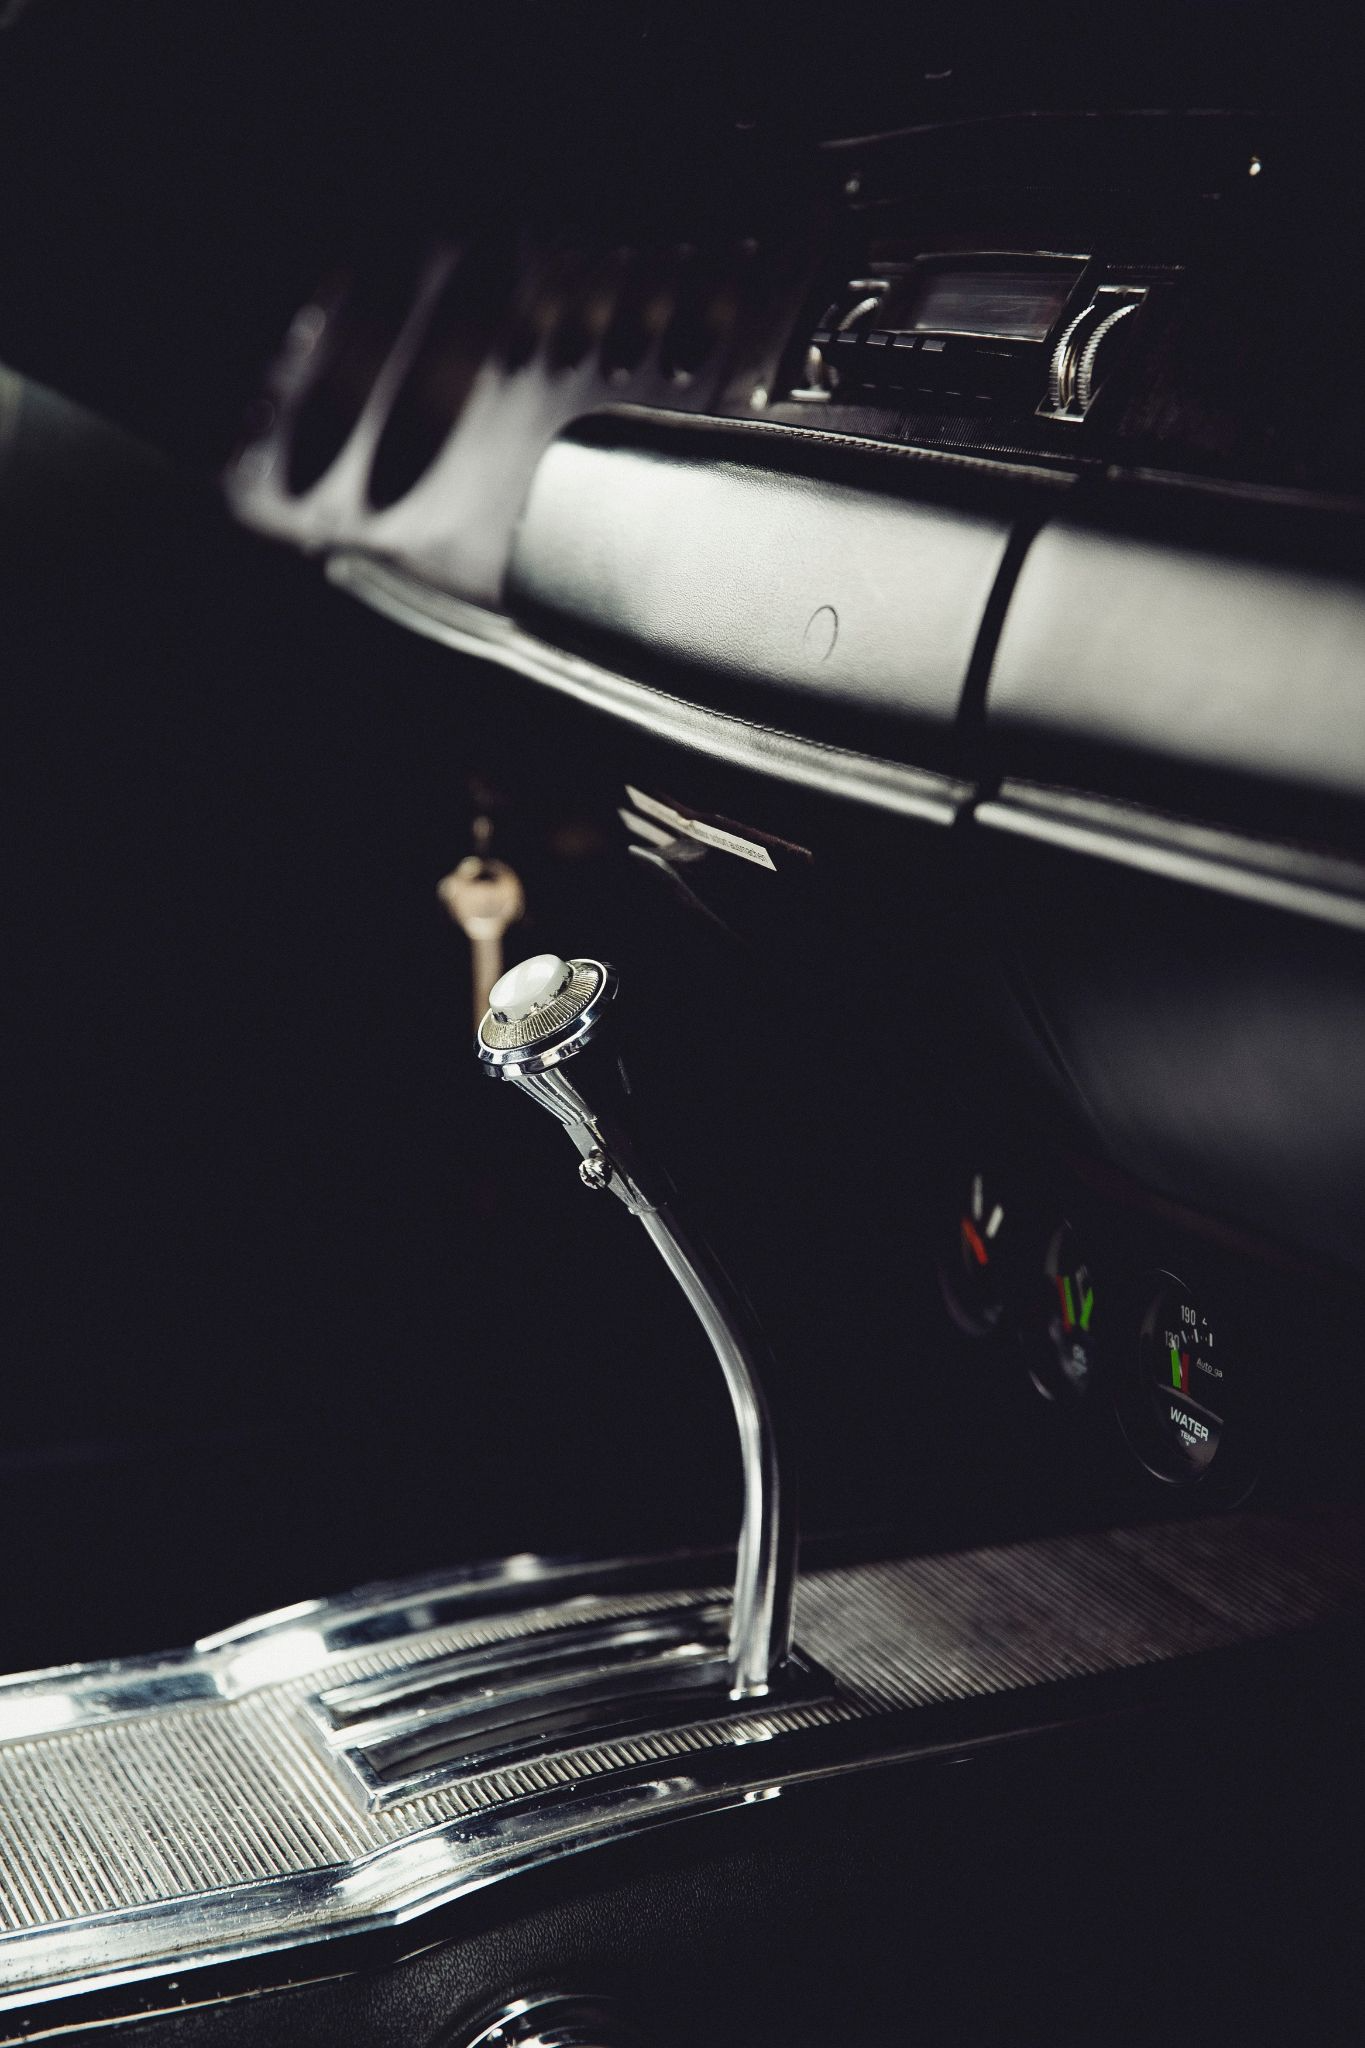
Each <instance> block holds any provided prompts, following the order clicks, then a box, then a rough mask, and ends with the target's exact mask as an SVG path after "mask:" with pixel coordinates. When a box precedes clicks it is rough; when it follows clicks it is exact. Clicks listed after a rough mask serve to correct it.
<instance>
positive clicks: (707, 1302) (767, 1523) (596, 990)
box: [477, 953, 796, 1698]
mask: <svg viewBox="0 0 1365 2048" xmlns="http://www.w3.org/2000/svg"><path fill="white" fill-rule="evenodd" d="M617 986H618V984H617V976H616V973H615V971H614V969H612V968H610V967H608V966H607V965H605V963H604V962H602V961H600V960H561V959H560V958H559V957H558V956H557V955H556V954H553V953H540V954H537V955H536V956H535V958H534V959H531V960H523V961H522V962H521V964H520V965H519V966H517V967H513V968H512V969H510V971H509V972H508V973H506V974H504V975H503V976H502V978H501V980H500V981H498V982H497V983H496V984H495V986H494V988H493V991H492V995H491V999H490V1003H489V1008H488V1010H487V1012H486V1014H485V1016H484V1018H483V1021H482V1023H481V1024H480V1025H479V1032H478V1041H477V1051H478V1055H479V1059H480V1061H481V1062H482V1064H483V1066H484V1069H485V1071H486V1072H488V1073H489V1074H491V1075H493V1076H494V1077H495V1078H497V1079H501V1080H504V1081H511V1082H512V1083H513V1084H514V1085H515V1086H516V1087H518V1088H519V1089H520V1090H521V1091H522V1093H523V1094H525V1095H529V1096H531V1097H532V1098H533V1099H534V1100H535V1101H537V1102H539V1103H541V1104H542V1105H543V1106H544V1107H545V1108H546V1109H548V1110H549V1111H550V1113H551V1115H552V1116H555V1117H557V1118H558V1120H559V1122H560V1123H561V1124H563V1126H564V1128H565V1130H566V1131H567V1132H568V1133H569V1136H570V1137H571V1138H572V1139H573V1141H574V1144H575V1145H576V1146H577V1147H578V1151H579V1154H580V1155H581V1156H580V1160H579V1168H578V1171H579V1174H580V1176H581V1178H582V1179H583V1181H584V1183H585V1184H586V1185H587V1186H588V1187H592V1188H599V1189H609V1190H610V1191H611V1193H612V1194H614V1195H616V1196H617V1197H618V1198H619V1200H620V1201H622V1202H623V1203H624V1204H625V1206H626V1208H627V1209H628V1210H629V1211H630V1213H631V1215H632V1216H638V1217H639V1219H640V1221H641V1223H642V1224H643V1225H644V1227H645V1229H646V1231H647V1232H648V1233H649V1236H650V1237H651V1238H652V1239H653V1241H654V1243H655V1245H656V1246H657V1247H658V1250H659V1253H660V1255H661V1256H662V1258H663V1260H664V1263H665V1264H666V1265H667V1267H668V1269H669V1271H670V1272H671V1273H672V1275H673V1277H674V1279H675V1280H676V1281H677V1282H678V1285H679V1286H680V1287H681V1288H682V1291H683V1293H684V1294H685V1295H686V1297H687V1300H688V1302H689V1304H690V1305H691V1308H692V1310H693V1312H694V1314H695V1315H696V1317H697V1320H698V1321H699V1322H700V1324H701V1326H702V1328H703V1329H704V1330H705V1332H706V1335H707V1337H708V1339H709V1340H710V1343H711V1348H712V1350H713V1351H714V1352H715V1354H716V1357H717V1358H718V1359H719V1361H720V1365H721V1370H722V1371H723V1372H724V1374H725V1383H726V1386H727V1387H728V1388H729V1392H730V1400H731V1402H732V1404H733V1406H734V1411H735V1421H736V1423H737V1424H738V1427H739V1441H740V1454H741V1457H742V1460H743V1467H744V1515H743V1520H742V1523H741V1525H740V1534H739V1558H738V1565H737V1569H736V1573H735V1594H734V1606H733V1611H732V1616H731V1626H730V1645H729V1669H730V1684H731V1692H732V1695H733V1696H734V1697H735V1698H749V1697H752V1696H755V1695H760V1694H763V1693H766V1692H767V1691H768V1690H769V1689H770V1687H771V1685H772V1683H773V1680H774V1677H775V1675H776V1673H777V1672H778V1670H779V1669H780V1667H781V1666H782V1664H783V1663H784V1662H785V1660H786V1657H787V1654H788V1652H789V1650H790V1648H791V1631H792V1590H793V1583H794V1578H795V1570H796V1493H795V1487H794V1484H793V1480H792V1475H791V1472H790V1470H789V1469H787V1467H786V1466H785V1465H784V1463H783V1461H782V1458H781V1456H780V1453H779V1445H778V1433H777V1430H776V1427H775V1424H774V1417H773V1412H772V1409H771V1407H770V1405H769V1399H768V1395H767V1393H766V1391H765V1388H764V1384H763V1377H762V1374H761V1372H760V1360H761V1358H762V1357H763V1355H764V1352H765V1348H766V1347H765V1346H764V1345H763V1342H762V1339H761V1338H760V1336H759V1334H758V1332H757V1329H756V1328H755V1327H754V1324H753V1319H752V1316H751V1314H750V1313H749V1311H748V1309H747V1308H746V1306H745V1304H744V1303H743V1301H742V1300H741V1298H740V1297H739V1295H738V1294H737V1293H736V1291H735V1289H734V1288H733V1286H732V1285H731V1283H730V1282H729V1281H728V1280H727V1279H726V1277H725V1275H724V1273H723V1272H722V1270H721V1268H720V1267H719V1265H718V1264H717V1263H716V1261H715V1259H714V1257H713V1256H712V1254H711V1253H710V1252H709V1251H708V1250H707V1248H706V1246H705V1245H704V1244H703V1243H702V1242H701V1241H700V1240H699V1239H697V1238H694V1237H691V1236H689V1234H688V1233H687V1231H686V1230H685V1229H684V1228H683V1226H682V1224H681V1222H680V1220H679V1218H678V1214H677V1209H676V1197H675V1194H674V1190H673V1187H672V1184H671V1182H670V1181H669V1180H668V1177H667V1176H666V1174H664V1173H663V1172H661V1171H660V1170H659V1169H658V1168H657V1167H655V1166H654V1165H653V1164H652V1163H651V1162H649V1161H647V1160H645V1159H644V1158H643V1157H642V1156H641V1152H640V1148H639V1145H638V1142H637V1140H636V1138H635V1136H634V1134H633V1132H632V1130H631V1128H630V1125H629V1120H628V1118H627V1116H626V1114H625V1107H626V1095H625V1089H624V1086H623V1085H621V1070H620V1067H619V1065H618V1066H617V1067H616V1068H615V1070H614V1077H613V1076H609V1077H607V1079H606V1081H605V1085H604V1086H603V1087H596V1086H594V1087H593V1088H592V1090H591V1093H592V1097H593V1099H592V1100H591V1101H590V1100H588V1099H587V1098H586V1097H585V1095H584V1094H583V1093H582V1092H580V1089H579V1088H578V1087H577V1086H576V1085H575V1083H574V1082H573V1081H572V1080H570V1078H569V1076H568V1074H567V1073H566V1072H565V1071H564V1070H565V1068H566V1066H567V1065H568V1063H569V1061H570V1060H572V1059H574V1058H575V1057H576V1056H577V1055H578V1054H579V1053H581V1052H583V1051H584V1050H585V1049H586V1048H587V1047H588V1046H589V1045H590V1044H592V1043H593V1042H594V1041H596V1040H598V1039H599V1036H600V1034H601V1033H602V1031H603V1028H604V1026H605V1025H606V1024H607V1022H608V1019H609V1016H610V1013H611V1009H612V1005H613V1003H614V1001H615V997H616V993H617ZM588 1064H589V1065H591V1062H589V1063H588ZM579 1072H580V1074H581V1072H582V1070H581V1069H580V1070H579ZM585 1085H587V1084H586V1083H585Z"/></svg>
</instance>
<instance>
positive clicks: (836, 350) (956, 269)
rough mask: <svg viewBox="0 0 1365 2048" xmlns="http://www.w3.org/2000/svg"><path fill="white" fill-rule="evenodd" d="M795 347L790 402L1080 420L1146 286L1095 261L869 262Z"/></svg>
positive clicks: (987, 254)
mask: <svg viewBox="0 0 1365 2048" xmlns="http://www.w3.org/2000/svg"><path fill="white" fill-rule="evenodd" d="M869 254H870V258H871V262H870V265H869V274H868V275H867V276H862V277H855V278H851V279H849V280H848V282H847V284H846V285H845V286H844V287H843V288H842V290H841V291H840V292H839V293H838V294H837V295H836V296H835V298H833V299H832V300H831V301H830V302H829V304H828V305H827V306H826V307H825V310H824V312H823V313H822V314H821V316H820V317H819V319H818V321H817V323H816V325H815V326H814V327H813V328H811V329H810V331H809V333H808V334H805V335H802V336H800V337H798V345H797V347H796V348H795V349H794V351H793V360H792V374H791V376H790V378H789V380H788V384H787V391H786V395H787V396H788V397H790V398H792V399H796V400H800V401H807V402H809V403H813V404H814V403H820V402H823V401H827V400H828V399H830V398H831V397H833V396H834V395H835V393H837V394H838V398H839V403H840V404H841V405H849V404H854V405H856V404H860V403H865V404H873V405H883V406H885V405H889V404H898V403H899V404H907V403H912V402H914V401H916V400H918V401H920V402H923V401H925V400H929V401H931V402H932V401H944V402H947V403H949V404H950V405H951V406H952V407H953V408H954V409H961V408H964V407H965V408H968V409H970V408H977V409H981V408H985V409H994V408H1008V409H1009V410H1010V411H1011V412H1017V411H1019V410H1021V409H1022V410H1029V411H1033V410H1036V411H1037V412H1039V413H1040V414H1042V415H1043V416H1044V417H1046V418H1052V419H1058V420H1067V421H1072V422H1078V421H1080V420H1083V419H1084V417H1085V415H1086V413H1087V412H1088V411H1089V409H1090V406H1091V404H1092V402H1093V400H1094V398H1095V395H1096V393H1097V392H1098V390H1099V387H1100V384H1101V383H1102V381H1103V379H1104V377H1105V376H1107V375H1108V373H1109V371H1110V370H1111V369H1112V368H1113V367H1114V365H1115V363H1116V362H1117V361H1118V360H1119V358H1120V355H1121V353H1122V348H1123V344H1124V343H1126V342H1127V340H1128V339H1129V338H1130V332H1131V323H1130V319H1129V316H1131V315H1132V314H1133V313H1134V312H1135V311H1136V310H1137V308H1138V307H1139V306H1140V305H1141V304H1142V302H1143V300H1144V299H1145V298H1146V296H1147V294H1148V292H1149V290H1150V289H1151V281H1150V278H1148V277H1146V276H1143V277H1136V276H1133V275H1131V274H1129V275H1124V274H1115V273H1114V272H1113V271H1112V270H1111V269H1110V267H1109V266H1108V265H1106V264H1104V263H1103V262H1100V261H1097V260H1096V259H1095V258H1093V257H1092V256H1090V255H1080V254H1073V253H1060V252H1054V251H1046V250H1030V251H1021V250H974V251H961V250H959V251H953V252H950V253H942V252H936V253H934V254H932V255H924V254H919V255H913V254H909V253H907V252H898V251H897V250H896V249H894V248H893V247H890V246H888V247H886V248H883V249H878V248H876V247H874V248H873V249H872V250H871V251H870V252H869Z"/></svg>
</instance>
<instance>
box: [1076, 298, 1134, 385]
mask: <svg viewBox="0 0 1365 2048" xmlns="http://www.w3.org/2000/svg"><path fill="white" fill-rule="evenodd" d="M1137 309H1138V301H1137V300H1136V299H1128V300H1126V301H1125V303H1124V304H1123V305H1121V306H1115V308H1114V310H1113V312H1112V313H1106V314H1105V316H1104V318H1103V319H1102V320H1101V321H1100V323H1099V326H1098V327H1092V328H1091V330H1090V333H1089V334H1088V335H1087V337H1086V340H1085V344H1084V346H1083V348H1082V349H1081V359H1080V361H1079V362H1078V363H1077V365H1076V395H1075V399H1074V401H1073V402H1074V404H1075V407H1076V410H1077V412H1088V411H1089V409H1090V403H1091V400H1092V399H1093V398H1094V396H1095V393H1096V391H1097V390H1098V388H1099V386H1100V384H1101V382H1102V381H1103V374H1104V366H1103V358H1104V356H1105V355H1106V354H1107V355H1108V356H1109V358H1110V362H1111V363H1112V361H1113V356H1114V350H1113V349H1112V347H1111V346H1110V337H1111V336H1112V334H1113V332H1114V329H1115V328H1116V327H1117V326H1119V324H1120V323H1121V322H1122V321H1124V320H1126V319H1127V318H1128V316H1129V314H1130V313H1136V311H1137Z"/></svg>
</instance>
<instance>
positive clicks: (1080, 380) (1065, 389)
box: [1039, 287, 1147, 420]
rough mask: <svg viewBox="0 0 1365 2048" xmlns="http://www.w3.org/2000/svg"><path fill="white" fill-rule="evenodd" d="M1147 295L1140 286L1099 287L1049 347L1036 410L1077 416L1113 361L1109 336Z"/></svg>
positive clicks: (1061, 416) (1086, 408) (1071, 417)
mask: <svg viewBox="0 0 1365 2048" xmlns="http://www.w3.org/2000/svg"><path fill="white" fill-rule="evenodd" d="M1146 296H1147V294H1146V291H1145V289H1144V288H1141V287H1134V288H1133V289H1131V290H1129V289H1126V288H1120V289H1114V288H1113V287H1108V288H1102V289H1101V290H1100V291H1098V292H1097V293H1096V294H1095V297H1094V298H1093V299H1092V300H1091V301H1090V304H1089V305H1088V306H1087V307H1086V308H1085V310H1084V312H1081V313H1078V314H1077V315H1076V317H1075V319H1074V320H1072V321H1071V322H1070V323H1069V324H1068V325H1067V326H1066V327H1064V328H1063V330H1062V334H1061V338H1060V340H1059V341H1058V343H1057V346H1056V347H1055V348H1054V349H1053V351H1052V361H1051V364H1050V365H1049V368H1048V380H1047V398H1046V400H1045V402H1044V403H1043V404H1042V405H1041V406H1040V407H1039V411H1040V412H1042V413H1044V414H1047V415H1049V416H1051V417H1052V418H1054V419H1063V420H1080V419H1084V417H1085V415H1086V413H1087V412H1088V411H1089V409H1090V406H1091V404H1092V402H1093V400H1094V397H1095V393H1096V392H1097V391H1098V390H1099V387H1100V384H1101V382H1102V380H1103V377H1104V375H1105V374H1106V373H1107V371H1108V370H1109V368H1110V367H1111V366H1112V362H1113V348H1112V336H1113V335H1114V332H1115V329H1116V328H1119V327H1120V326H1121V325H1122V323H1123V322H1124V320H1126V319H1127V317H1128V315H1129V314H1130V313H1136V311H1137V309H1138V307H1139V306H1140V305H1141V304H1142V301H1143V300H1144V298H1145V297H1146Z"/></svg>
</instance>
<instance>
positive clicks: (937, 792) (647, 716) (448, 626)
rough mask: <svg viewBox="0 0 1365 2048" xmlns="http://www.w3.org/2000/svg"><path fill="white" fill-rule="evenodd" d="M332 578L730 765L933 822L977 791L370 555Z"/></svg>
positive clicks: (478, 651)
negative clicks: (674, 690)
mask: <svg viewBox="0 0 1365 2048" xmlns="http://www.w3.org/2000/svg"><path fill="white" fill-rule="evenodd" d="M326 572H327V575H328V577H329V579H330V580H331V581H332V582H333V583H334V584H336V586H337V587H338V589H340V590H345V591H347V592H349V593H350V595H351V596H352V597H356V598H359V599H360V601H361V603H362V604H367V605H369V606H370V608H371V609H372V610H373V611H377V612H382V613H383V614H384V616H385V617H386V618H389V619H393V620H394V621H396V623H397V624H398V625H400V626H406V627H408V629H409V630H410V631H412V632H415V633H423V634H425V635H426V637H427V638H428V639H429V640H437V641H439V642H440V644H441V645H442V646H443V647H452V648H454V649H456V651H457V652H459V653H461V654H471V655H476V656H478V657H479V658H481V659H482V660H485V661H495V662H497V663H499V664H500V665H501V666H502V667H503V668H508V669H512V670H514V671H515V673H516V674H518V675H522V676H528V677H529V678H530V679H531V681H532V682H536V683H546V684H548V685H549V686H550V688H551V689H555V690H559V691H561V692H562V693H563V694H564V695H565V696H569V697H573V698H576V699H577V700H578V702H580V703H583V704H588V705H591V706H592V708H593V709H594V710H596V711H603V712H606V713H608V714H609V715H610V716H611V717H613V718H618V719H621V720H623V721H624V722H625V723H626V724H628V725H633V726H636V727H638V728H639V730H640V731H642V732H645V733H648V734H649V735H650V737H651V738H653V739H657V740H664V741H668V742H670V743H672V744H673V745H677V746H685V747H689V748H691V749H693V750H694V751H696V752H700V753H704V754H709V755H711V757H712V758H713V759H714V760H717V761H724V762H727V763H728V764H729V765H730V766H732V767H736V768H747V769H749V770H751V771H752V772H753V773H754V774H756V775H771V776H774V777H776V778H778V779H779V780H781V781H783V782H792V783H796V784H798V785H800V786H801V787H803V788H806V789H814V790H818V791H819V792H820V793H821V794H823V795H826V796H834V797H842V798H844V799H846V800H848V801H849V802H852V803H861V804H868V805H870V806H872V807H873V808H874V809H876V810H880V811H890V812H892V813H893V814H894V815H896V816H897V817H903V818H916V819H919V820H920V821H921V822H923V823H927V824H931V825H951V824H952V823H953V821H954V819H955V818H956V817H957V815H958V813H959V811H960V810H961V808H962V806H963V804H964V803H965V802H966V801H967V798H968V797H969V796H970V794H971V785H970V784H969V783H967V782H963V781H961V780H959V779H957V778H955V777H953V776H950V775H940V774H938V773H936V772H935V771H934V770H932V769H928V768H911V767H908V766H906V765H905V764H904V763H902V762H899V761H885V760H881V759H879V758H878V757H877V756H875V755H872V754H860V753H854V752H853V751H851V750H850V749H847V748H843V747H835V746H826V745H825V744H824V743H823V742H822V741H819V740H808V739H802V738H799V737H798V736H797V735H796V734H795V733H789V732H784V731H782V730H780V729H779V728H778V727H775V726H766V725H753V724H750V723H749V722H748V721H747V720H745V719H742V718H735V717H734V716H732V715H731V714H730V713H729V712H726V711H712V710H709V709H708V708H706V707H704V706H702V705H697V704H691V703H688V702H687V701H686V700H685V699H683V698H681V697H671V696H669V695H668V694H667V693H666V692H665V691H663V690H654V689H650V688H648V687H647V686H646V685H645V684H643V683H637V682H632V681H631V680H630V679H629V678H628V677H626V676H622V675H617V674H615V673H614V672H613V671H612V670H610V669H605V668H600V667H599V666H598V665H597V663H596V662H592V661H587V660H585V659H584V658H583V657H582V656H581V655H577V654H569V653H566V652H565V651H564V650H563V649H561V648H557V647H552V646H550V645H549V644H548V642H546V641H543V640H537V639H536V638H534V637H533V636H532V635H531V634H530V633H525V632H523V631H522V630H521V628H520V627H519V626H515V625H514V624H513V623H512V621H511V620H510V619H508V618H505V617H504V616H502V614H500V613H498V612H490V611H485V610H484V609H483V607H482V606H480V605H475V604H469V603H467V602H466V601H465V600H464V599H463V598H458V597H451V596H450V595H449V594H448V593H447V592H445V591H443V590H437V589H436V588H434V587H433V586H432V585H431V584H429V583H423V582H421V581H420V579H419V578H417V577H415V576H410V575H408V574H407V573H406V572H405V571H403V570H401V569H395V568H394V567H393V566H392V565H391V564H389V563H387V562H381V561H378V560H376V559H374V558H373V557H371V556H368V555H363V554H360V553H356V552H350V551H346V550H341V551H338V552H337V553H335V554H332V555H330V556H329V557H328V559H327V563H326Z"/></svg>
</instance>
